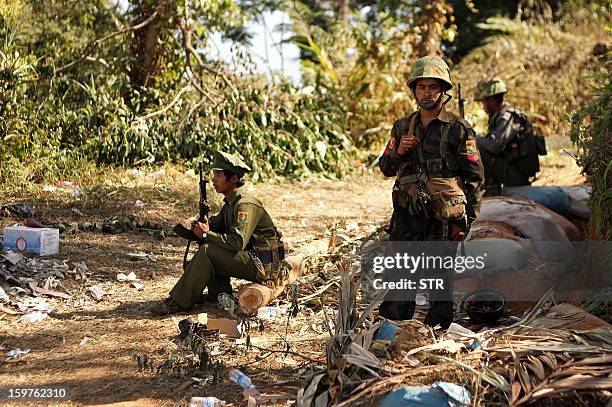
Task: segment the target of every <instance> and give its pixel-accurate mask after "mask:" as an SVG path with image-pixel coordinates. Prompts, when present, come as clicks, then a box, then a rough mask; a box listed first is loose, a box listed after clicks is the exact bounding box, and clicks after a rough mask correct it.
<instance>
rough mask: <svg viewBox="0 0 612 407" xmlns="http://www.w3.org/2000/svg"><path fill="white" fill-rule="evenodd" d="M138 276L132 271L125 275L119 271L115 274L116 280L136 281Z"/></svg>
mask: <svg viewBox="0 0 612 407" xmlns="http://www.w3.org/2000/svg"><path fill="white" fill-rule="evenodd" d="M138 280H139V279H138V277H136V274H134V272H133V271H132V272H130V274H128V275H127V276H126V275H125V274H124V273H119V274H117V281H138Z"/></svg>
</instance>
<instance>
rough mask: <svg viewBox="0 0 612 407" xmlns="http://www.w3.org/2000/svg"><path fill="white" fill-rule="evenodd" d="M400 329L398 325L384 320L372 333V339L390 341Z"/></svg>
mask: <svg viewBox="0 0 612 407" xmlns="http://www.w3.org/2000/svg"><path fill="white" fill-rule="evenodd" d="M399 330H400V327H399V326H397V325H395V324H392V323H391V322H389V321H385V322H383V323H382V325H381V326H380V327H379V328H378V330H377V331H376V332H375V333H374V340H377V341H392V340H393V339H395V335H396V334H397V331H399Z"/></svg>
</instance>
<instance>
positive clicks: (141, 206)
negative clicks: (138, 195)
mask: <svg viewBox="0 0 612 407" xmlns="http://www.w3.org/2000/svg"><path fill="white" fill-rule="evenodd" d="M134 205H135V206H136V207H137V208H138V209H144V207H145V203H144V202H142V201H141V200H140V199H137V200H136V202H134Z"/></svg>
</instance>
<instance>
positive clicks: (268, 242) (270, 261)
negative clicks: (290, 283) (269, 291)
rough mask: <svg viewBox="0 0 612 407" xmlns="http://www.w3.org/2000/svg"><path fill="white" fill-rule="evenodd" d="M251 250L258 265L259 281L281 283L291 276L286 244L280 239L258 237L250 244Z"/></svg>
mask: <svg viewBox="0 0 612 407" xmlns="http://www.w3.org/2000/svg"><path fill="white" fill-rule="evenodd" d="M249 251H250V252H251V254H252V255H253V261H254V262H255V265H256V266H257V279H258V280H259V282H268V281H272V282H274V283H275V284H280V283H281V282H282V281H283V280H285V279H286V278H287V277H288V276H289V269H288V266H287V262H285V245H284V244H283V242H282V241H280V240H279V239H277V238H274V239H265V238H260V239H257V240H256V241H255V242H254V243H253V244H251V245H250V248H249Z"/></svg>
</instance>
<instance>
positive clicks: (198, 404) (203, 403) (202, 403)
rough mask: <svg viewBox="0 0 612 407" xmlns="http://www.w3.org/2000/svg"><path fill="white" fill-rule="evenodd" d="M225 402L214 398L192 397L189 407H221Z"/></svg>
mask: <svg viewBox="0 0 612 407" xmlns="http://www.w3.org/2000/svg"><path fill="white" fill-rule="evenodd" d="M224 405H225V401H223V400H219V399H218V398H216V397H192V398H191V401H190V402H189V407H222V406H224Z"/></svg>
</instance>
